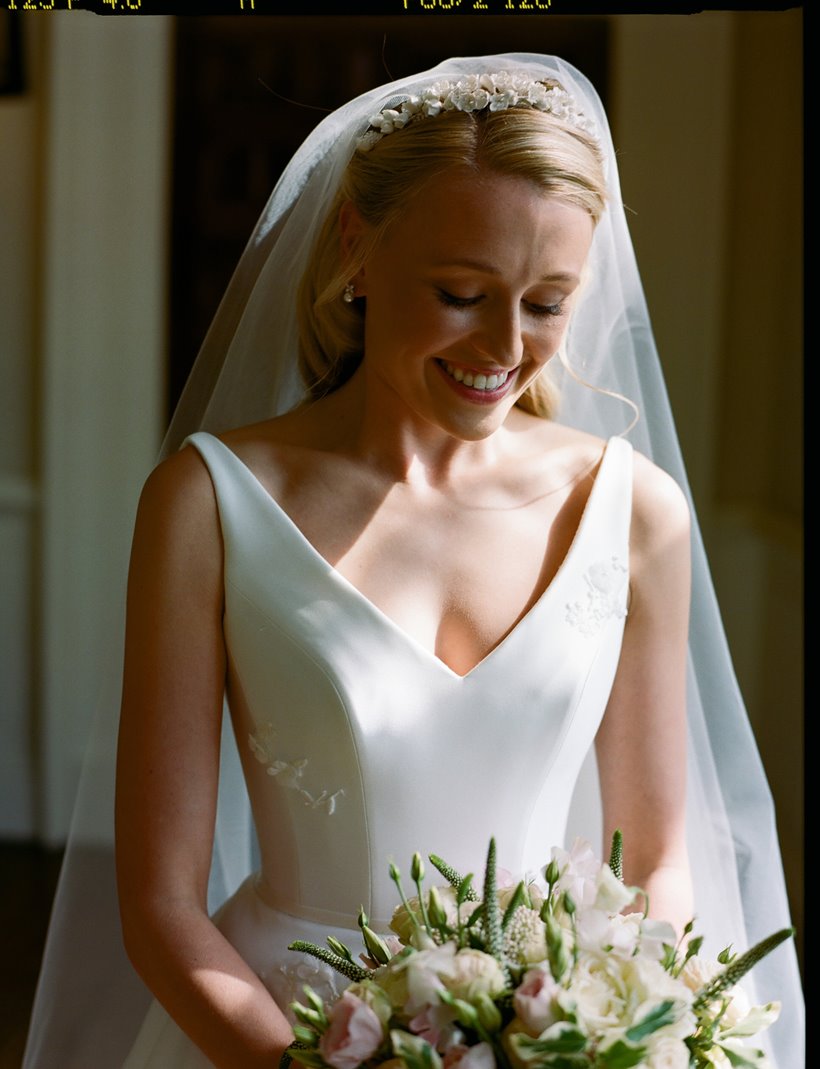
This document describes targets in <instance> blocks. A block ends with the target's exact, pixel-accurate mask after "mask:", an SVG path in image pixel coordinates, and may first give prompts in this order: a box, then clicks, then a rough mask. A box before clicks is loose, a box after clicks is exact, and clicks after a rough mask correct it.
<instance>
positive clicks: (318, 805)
mask: <svg viewBox="0 0 820 1069" xmlns="http://www.w3.org/2000/svg"><path fill="white" fill-rule="evenodd" d="M248 743H249V744H250V748H251V752H252V753H253V756H254V757H255V758H256V760H257V761H259V763H260V764H263V765H266V766H267V767H266V769H265V771H266V772H267V774H268V775H269V776H275V777H276V778H277V780H278V781H279V783H280V784H281V785H282V786H283V787H286V788H288V789H289V790H292V791H298V793H299V794H300V795H301V796H302V801H303V802H304V804H305V805H306V806H310V808H311V809H324V810H326V812H327V815H328V816H333V814H334V813H335V812H336V802H337V800H338V799H339V798H341V797H342V795H343V794H344V790H343V789H342V788H339V790H338V791H333V792H332V793H331V792H329V791H327V790H323V791H321V792H320V793H319V794H317V795H314V794H311V792H310V791H308V790H306V789H305V788H304V787H303V786H302V784H301V782H300V780H301V778H302V773H303V772H304V771H305V769H306V768H307V764H308V759H307V758H306V757H300V758H299V760H298V761H282V760H280V759H279V758H277V757H275V756H274V754H275V752H276V730H275V729H274V727H273V724H265V725H263V726H262V727H261V728H260V729H259V730H258V731H257V732H256V734H255V735H254V734H251V735H248Z"/></svg>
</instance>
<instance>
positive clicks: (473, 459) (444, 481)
mask: <svg viewBox="0 0 820 1069" xmlns="http://www.w3.org/2000/svg"><path fill="white" fill-rule="evenodd" d="M323 423H324V425H325V427H326V429H327V430H328V431H329V432H330V435H331V436H332V439H333V447H334V448H336V449H340V450H344V451H345V452H348V453H350V454H352V455H354V456H356V457H358V458H359V459H360V460H362V461H363V462H364V463H366V464H367V465H368V466H369V467H372V468H373V469H374V471H377V472H378V473H379V474H380V475H381V476H383V477H385V478H387V479H389V480H390V481H391V482H396V483H407V484H411V485H416V486H419V487H423V486H427V487H430V488H435V489H444V488H446V487H447V486H454V485H457V484H458V483H460V482H461V481H462V479H463V478H469V479H474V478H475V477H476V476H477V475H478V476H480V474H481V472H482V471H484V472H486V473H489V472H490V471H491V470H492V469H493V468H495V467H496V465H497V463H498V461H499V459H500V457H501V455H502V453H503V452H504V451H505V448H504V447H505V444H506V439H507V431H506V428H505V427H504V426H501V427H499V428H498V429H496V430H494V431H492V432H491V433H490V434H488V435H487V437H483V438H480V439H478V440H475V441H472V440H464V439H463V438H459V437H456V436H454V435H452V434H449V433H447V431H446V430H444V429H442V428H441V427H438V426H436V425H434V424H432V423H430V422H429V421H427V420H425V419H423V418H421V417H420V416H419V415H418V414H417V413H415V412H413V411H412V410H411V409H409V408H408V406H407V405H406V404H405V403H404V402H403V401H402V400H401V398H399V397H398V395H397V394H396V393H395V392H394V391H393V390H392V389H391V388H390V387H389V386H387V385H385V384H384V383H381V382H379V381H378V380H374V379H373V378H372V377H368V376H367V375H366V374H363V373H362V369H360V371H359V372H357V374H356V375H354V376H353V378H352V379H350V381H349V382H347V383H345V385H344V386H342V387H341V388H340V389H339V390H337V391H336V392H335V393H334V394H331V395H330V396H329V397H328V398H327V399H326V400H325V402H324V412H323Z"/></svg>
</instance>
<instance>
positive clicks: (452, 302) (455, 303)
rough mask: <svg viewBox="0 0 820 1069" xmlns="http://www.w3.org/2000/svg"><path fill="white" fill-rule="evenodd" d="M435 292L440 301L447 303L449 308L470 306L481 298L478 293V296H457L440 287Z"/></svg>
mask: <svg viewBox="0 0 820 1069" xmlns="http://www.w3.org/2000/svg"><path fill="white" fill-rule="evenodd" d="M437 293H438V299H439V300H440V301H441V303H442V304H446V305H448V306H449V307H450V308H470V307H472V305H474V304H478V302H479V301H480V300H481V296H480V295H479V296H478V297H457V296H456V295H455V294H454V293H448V292H447V290H442V289H439V290H438V291H437Z"/></svg>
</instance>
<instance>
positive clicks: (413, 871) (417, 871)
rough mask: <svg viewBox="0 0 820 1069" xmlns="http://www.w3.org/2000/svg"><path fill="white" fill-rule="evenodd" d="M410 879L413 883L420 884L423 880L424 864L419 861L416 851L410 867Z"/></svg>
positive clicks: (419, 856)
mask: <svg viewBox="0 0 820 1069" xmlns="http://www.w3.org/2000/svg"><path fill="white" fill-rule="evenodd" d="M410 879H411V880H412V881H413V883H421V881H422V880H423V879H424V862H423V861H422V860H421V854H420V853H419V852H418V851H416V853H415V854H413V862H412V864H411V866H410Z"/></svg>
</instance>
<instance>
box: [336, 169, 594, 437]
mask: <svg viewBox="0 0 820 1069" xmlns="http://www.w3.org/2000/svg"><path fill="white" fill-rule="evenodd" d="M361 225H363V224H361V223H359V222H358V221H357V219H356V217H355V215H354V217H353V219H352V221H351V218H350V217H348V220H347V224H346V228H347V230H348V233H351V231H355V228H356V227H357V226H361ZM343 229H344V224H343ZM592 233H593V222H592V219H591V217H590V216H589V214H588V213H587V212H586V211H584V209H583V208H580V207H578V206H576V205H572V204H568V203H567V202H565V201H562V200H559V199H557V198H555V197H550V196H545V195H544V194H543V193H542V192H541V191H540V190H539V189H538V187H537V186H536V185H535V184H534V183H532V182H530V181H528V180H526V179H522V178H517V177H512V176H506V175H499V174H495V173H492V172H479V173H469V172H467V171H462V170H460V169H459V170H455V169H454V170H452V171H449V172H446V173H445V174H443V175H442V176H440V177H439V178H437V179H434V180H433V181H432V182H431V183H429V184H428V185H427V186H426V187H425V189H424V190H423V192H421V193H420V194H417V195H416V196H414V197H413V198H412V199H411V200H410V202H409V203H408V206H407V209H406V211H405V212H404V213H403V214H402V215H401V216H400V217H399V219H398V220H397V221H396V222H395V223H394V224H393V225H392V226H391V227H390V228H389V229H388V230H387V232H386V233H385V235H384V237H383V238H382V240H381V241H380V242H379V244H378V245H377V247H376V248H375V250H374V252H373V253H372V254H371V255H370V257H369V258H368V259H367V261H366V263H365V265H364V267H363V269H362V271H361V272H360V273H359V275H358V276H357V277H356V280H355V282H356V292H357V294H358V295H359V296H364V297H366V298H367V304H366V313H365V350H364V367H363V370H364V373H365V374H366V375H367V376H369V377H370V379H371V381H373V380H375V382H376V383H377V384H378V385H379V386H381V387H383V388H384V390H382V391H380V392H381V394H382V397H384V396H385V392H384V391H385V390H386V396H387V397H389V398H390V399H391V401H395V402H396V403H397V404H398V405H399V408H400V410H401V409H403V410H406V411H407V412H408V413H409V414H412V416H413V417H416V418H420V419H421V420H423V421H426V422H428V423H432V424H434V425H437V426H439V427H441V428H442V429H444V430H445V431H447V432H448V433H450V434H453V435H455V436H457V437H460V438H463V439H465V440H478V439H480V438H483V437H486V436H487V435H488V434H490V433H492V431H493V430H495V429H496V428H497V427H498V426H500V425H501V423H502V422H503V421H504V418H505V417H506V415H507V413H508V412H509V410H510V409H511V408H512V406H513V405H514V404H515V402H516V400H517V398H518V397H520V396H521V394H522V393H523V392H524V390H525V389H526V388H527V386H528V385H529V384H530V383H531V382H532V381H533V379H535V378H536V377H537V375H538V374H539V373H540V371H541V370H542V368H543V367H544V366H545V365H546V363H547V362H548V361H549V360H550V359H551V358H552V357H553V356H554V355H555V352H556V351H557V349H558V346H559V344H560V342H561V339H562V337H563V335H564V332H565V331H566V328H567V324H568V322H569V316H570V311H571V309H572V306H573V303H574V299H575V296H576V291H577V289H578V285H579V282H580V277H581V271H582V269H583V266H584V263H585V261H586V258H587V254H588V252H589V247H590V243H591V240H592Z"/></svg>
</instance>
